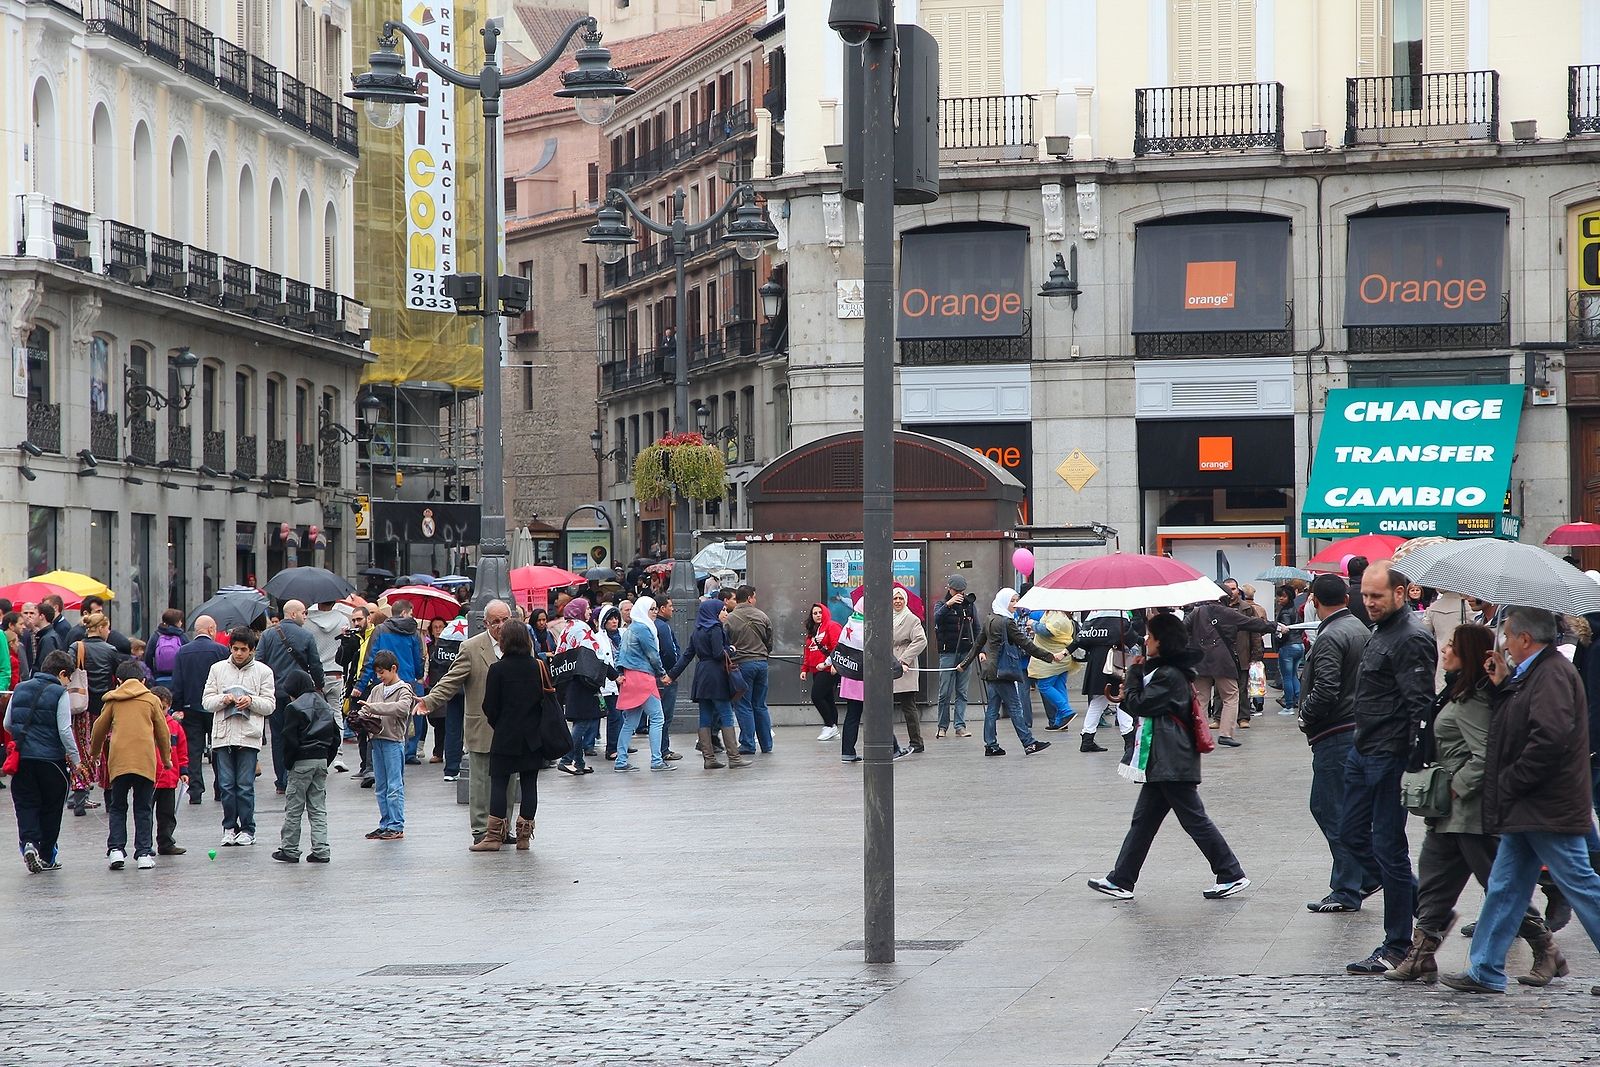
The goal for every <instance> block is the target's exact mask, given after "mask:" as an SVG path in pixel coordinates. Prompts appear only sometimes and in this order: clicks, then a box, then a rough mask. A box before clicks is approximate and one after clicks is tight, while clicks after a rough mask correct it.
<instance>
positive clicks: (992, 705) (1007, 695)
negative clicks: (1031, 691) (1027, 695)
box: [983, 682, 1033, 748]
mask: <svg viewBox="0 0 1600 1067" xmlns="http://www.w3.org/2000/svg"><path fill="white" fill-rule="evenodd" d="M987 684H988V686H989V707H988V709H987V710H986V711H985V712H984V713H983V743H984V746H985V747H986V748H998V747H999V746H1000V741H999V738H998V736H997V735H996V734H995V723H996V722H998V721H999V719H1000V705H1001V704H1002V703H1004V704H1005V708H1006V716H1007V717H1008V718H1009V719H1010V720H1011V725H1012V727H1013V728H1014V729H1015V730H1016V731H1017V740H1018V741H1019V742H1020V743H1021V744H1022V747H1023V748H1027V747H1028V746H1029V745H1031V744H1033V731H1032V730H1030V729H1028V720H1027V718H1026V717H1025V716H1024V715H1023V712H1022V686H1023V685H1025V684H1026V683H1025V682H989V683H987Z"/></svg>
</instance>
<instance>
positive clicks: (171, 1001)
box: [0, 981, 888, 1067]
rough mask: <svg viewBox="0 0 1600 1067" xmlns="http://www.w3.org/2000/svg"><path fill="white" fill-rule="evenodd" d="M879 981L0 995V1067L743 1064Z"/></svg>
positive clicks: (808, 1033)
mask: <svg viewBox="0 0 1600 1067" xmlns="http://www.w3.org/2000/svg"><path fill="white" fill-rule="evenodd" d="M887 988H888V984H887V983H881V982H860V983H852V984H851V986H850V987H849V988H839V987H838V986H837V984H836V983H830V982H821V981H810V982H798V981H765V982H756V983H746V982H737V983H735V982H635V983H628V984H613V983H603V982H584V983H576V982H574V983H534V984H532V985H517V986H498V987H497V986H494V985H489V984H474V985H470V986H463V985H453V984H452V985H439V984H437V983H419V982H405V983H395V982H383V983H379V984H376V985H372V984H368V985H364V986H347V987H335V988H330V989H324V990H320V991H317V992H316V993H315V994H311V995H308V994H307V993H305V992H301V993H295V994H284V993H275V994H267V995H263V994H262V993H260V992H259V991H257V990H250V989H235V990H215V989H207V990H205V991H204V992H203V993H202V994H200V995H197V994H196V993H195V992H177V991H165V990H155V991H152V990H143V991H127V990H116V991H112V992H110V993H108V994H89V993H77V994H71V995H66V996H56V995H51V994H40V993H29V994H23V995H20V996H9V997H7V998H6V1003H5V1005H4V1009H3V1011H0V1049H5V1050H7V1052H6V1057H5V1063H6V1064H7V1067H147V1065H155V1064H179V1063H182V1064H206V1065H208V1067H233V1065H238V1067H254V1065H256V1064H273V1065H275V1067H325V1065H327V1067H332V1065H338V1067H390V1065H395V1067H400V1065H404V1067H434V1065H441V1067H442V1065H449V1067H478V1065H484V1067H488V1065H491V1064H492V1065H495V1067H500V1065H503V1064H508V1063H528V1064H535V1063H536V1064H539V1065H541V1067H569V1065H571V1067H621V1065H624V1064H627V1065H637V1067H679V1065H683V1064H690V1063H693V1064H701V1065H706V1067H745V1065H763V1064H771V1063H775V1062H777V1061H778V1059H779V1058H781V1057H782V1056H783V1055H784V1054H785V1053H788V1052H791V1051H793V1050H794V1049H796V1048H798V1047H800V1046H801V1045H802V1044H804V1043H805V1042H806V1041H807V1040H809V1039H810V1038H812V1037H815V1036H816V1035H817V1034H820V1033H822V1032H823V1031H825V1030H827V1029H828V1028H829V1027H831V1026H833V1025H834V1024H836V1023H838V1022H839V1021H840V1020H842V1019H844V1018H846V1017H847V1016H849V1015H850V1014H851V1013H853V1012H855V1011H857V1010H858V1009H859V1008H861V1007H862V1006H863V1005H865V1004H867V1003H869V1002H870V1001H871V1000H872V999H873V998H875V997H877V996H878V995H880V994H881V993H882V992H883V991H884V990H886V989H887Z"/></svg>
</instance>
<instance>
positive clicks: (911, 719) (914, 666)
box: [892, 586, 928, 752]
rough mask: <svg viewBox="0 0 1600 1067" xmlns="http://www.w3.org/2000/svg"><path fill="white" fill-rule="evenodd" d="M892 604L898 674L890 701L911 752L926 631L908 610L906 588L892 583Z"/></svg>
mask: <svg viewBox="0 0 1600 1067" xmlns="http://www.w3.org/2000/svg"><path fill="white" fill-rule="evenodd" d="M892 599H893V603H894V658H895V660H896V662H898V663H899V664H900V674H899V676H898V677H896V678H895V680H894V700H895V704H896V706H897V707H899V709H900V716H901V718H903V719H905V721H906V737H907V739H908V740H909V741H910V742H911V751H913V752H921V751H922V749H923V745H922V723H921V721H919V719H918V716H917V690H918V688H919V685H918V679H919V678H920V677H921V671H920V670H919V669H918V663H919V661H920V659H921V656H922V653H923V650H924V649H926V648H927V647H928V633H927V631H926V630H924V629H923V628H922V620H921V619H919V618H917V616H916V615H915V614H914V613H913V612H912V610H911V607H910V603H911V601H910V598H909V596H908V595H907V594H906V591H905V590H904V589H902V588H900V587H899V586H895V589H894V593H893V597H892Z"/></svg>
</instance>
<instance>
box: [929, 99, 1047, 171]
mask: <svg viewBox="0 0 1600 1067" xmlns="http://www.w3.org/2000/svg"><path fill="white" fill-rule="evenodd" d="M1036 102H1037V98H1036V97H1033V96H1025V95H1009V96H949V97H943V98H941V99H940V101H939V155H940V157H941V158H943V159H946V160H998V159H1033V158H1034V157H1035V156H1036V155H1037V154H1038V143H1037V140H1036V139H1035V136H1034V125H1033V110H1034V104H1035V103H1036Z"/></svg>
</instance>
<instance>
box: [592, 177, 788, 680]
mask: <svg viewBox="0 0 1600 1067" xmlns="http://www.w3.org/2000/svg"><path fill="white" fill-rule="evenodd" d="M687 199H688V197H687V194H685V193H684V191H683V188H682V187H681V186H680V187H679V188H678V189H677V190H676V191H675V192H674V193H673V194H672V220H671V222H670V223H667V224H662V223H659V222H656V221H655V220H654V219H652V218H651V217H650V216H649V215H648V214H646V213H645V212H644V211H643V210H641V209H640V207H639V205H637V204H635V203H634V202H633V200H632V198H630V197H629V196H628V194H627V193H625V192H623V191H622V190H620V189H613V190H612V191H611V195H610V197H609V198H607V200H606V206H605V207H603V208H601V209H600V212H599V214H598V216H597V217H596V219H595V224H594V225H593V226H591V227H590V228H589V233H588V235H587V236H585V237H584V239H583V243H584V244H589V245H594V246H595V247H596V248H597V249H598V250H599V255H600V260H601V262H603V263H606V264H612V263H617V262H619V261H620V260H621V259H622V257H623V256H624V255H626V254H627V251H628V246H629V245H631V244H633V243H634V236H633V227H632V226H630V225H628V222H627V218H628V217H629V216H631V217H632V218H633V219H634V220H635V221H637V222H638V223H639V224H640V225H641V226H643V227H644V228H645V229H646V230H648V231H650V232H651V233H653V234H656V235H657V236H659V237H666V238H668V239H670V240H671V242H672V260H673V279H674V282H675V283H676V287H677V288H676V300H675V302H674V303H675V308H674V310H675V311H676V313H677V314H676V318H675V320H674V324H673V342H674V352H673V373H672V430H673V432H674V433H688V432H689V296H688V281H687V278H686V277H685V271H684V263H685V262H686V261H687V260H688V258H689V238H691V237H697V236H699V235H700V234H702V233H708V232H710V231H711V230H712V229H714V228H715V227H716V226H717V225H718V224H720V223H721V222H722V220H723V219H724V218H726V217H727V215H728V213H729V212H730V211H731V212H733V221H732V222H730V223H728V228H727V231H726V232H725V233H724V234H723V235H722V241H723V243H724V244H730V245H732V246H733V248H734V250H735V251H736V252H737V253H738V255H739V258H741V259H744V260H755V259H758V258H760V256H761V251H762V249H763V248H764V247H765V246H766V245H768V244H770V243H772V242H773V241H776V240H777V239H778V230H777V228H776V227H775V226H773V225H772V220H770V219H768V218H767V213H766V210H765V209H764V208H762V207H761V206H760V205H759V204H757V203H756V191H755V188H754V187H753V186H751V185H749V184H748V183H743V184H740V185H738V186H737V187H735V188H734V190H733V191H732V192H731V193H730V194H728V199H727V200H726V201H724V202H723V204H722V206H721V207H719V208H718V209H717V210H716V211H715V212H714V213H713V214H712V215H711V216H710V217H709V218H706V219H704V220H703V221H701V222H696V223H690V222H689V221H688V220H687V219H686V218H685V217H684V214H683V206H684V202H685V201H686V200H687ZM735 209H737V210H735ZM677 497H678V498H677V500H676V502H675V503H674V505H673V511H674V521H673V524H672V525H673V531H672V561H673V562H672V581H671V583H670V584H669V585H668V586H667V599H669V600H671V601H672V602H673V615H672V628H673V633H674V634H676V635H677V637H678V642H679V644H681V645H682V646H683V647H684V648H687V647H689V640H688V639H689V634H690V632H691V631H692V630H693V628H694V618H695V610H696V608H695V599H696V590H695V584H694V565H693V564H692V563H690V557H691V553H690V551H689V539H690V523H691V519H690V515H689V498H688V497H687V496H685V495H683V494H682V493H679V494H677ZM678 699H679V702H680V703H685V702H687V701H688V696H687V694H686V692H685V691H683V690H680V696H679V698H678Z"/></svg>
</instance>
